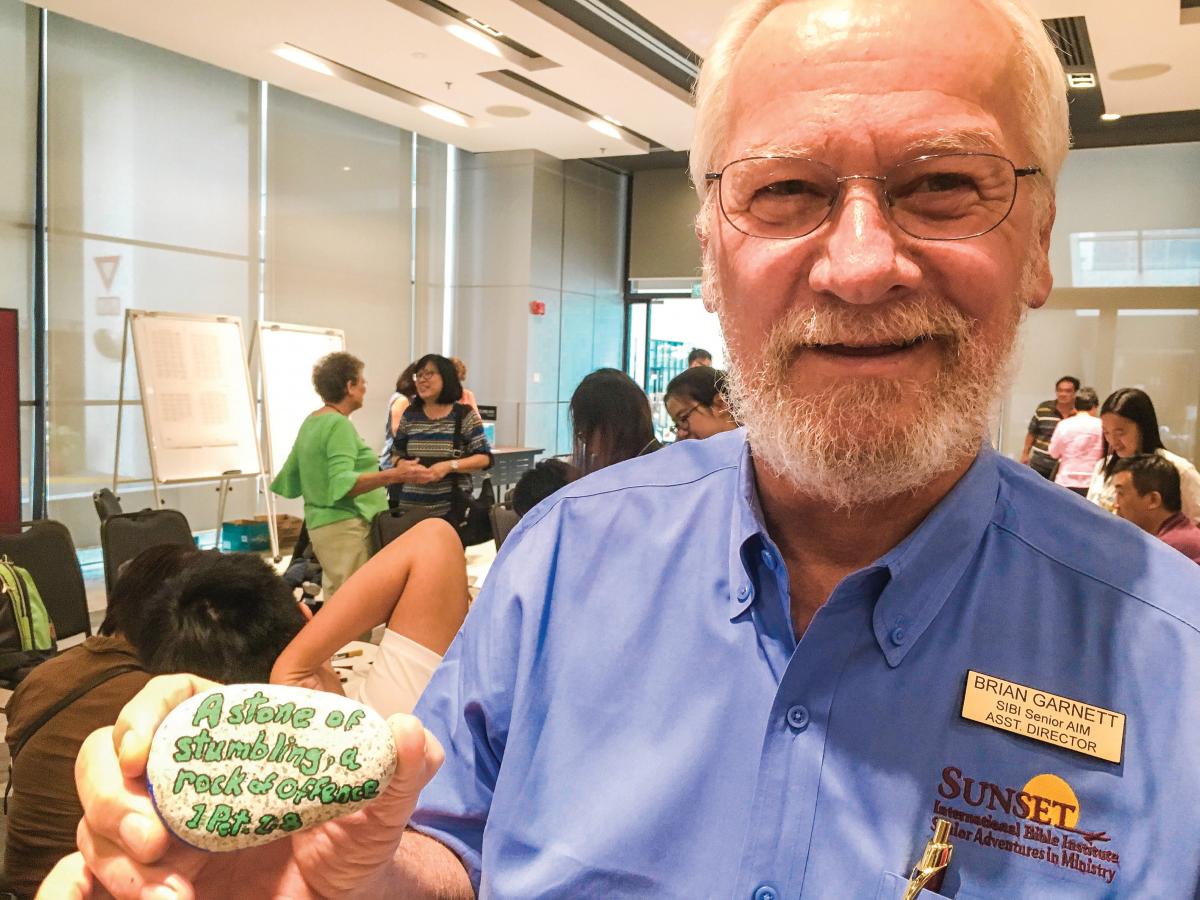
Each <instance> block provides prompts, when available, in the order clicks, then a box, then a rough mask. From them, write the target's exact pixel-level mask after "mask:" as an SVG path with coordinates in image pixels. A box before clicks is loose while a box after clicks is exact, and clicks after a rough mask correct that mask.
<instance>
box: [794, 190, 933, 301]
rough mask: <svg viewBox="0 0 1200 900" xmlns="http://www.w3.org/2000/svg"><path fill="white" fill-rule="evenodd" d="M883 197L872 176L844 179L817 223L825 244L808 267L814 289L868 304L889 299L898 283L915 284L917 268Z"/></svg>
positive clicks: (908, 286) (902, 286)
mask: <svg viewBox="0 0 1200 900" xmlns="http://www.w3.org/2000/svg"><path fill="white" fill-rule="evenodd" d="M886 202H887V201H886V200H885V198H884V194H883V191H882V190H881V189H880V187H879V186H878V185H877V184H876V183H875V182H873V181H867V180H863V181H851V182H849V183H847V184H845V186H844V187H843V193H842V196H841V198H840V199H839V201H838V205H837V207H836V208H835V209H834V210H833V213H832V214H831V215H830V218H829V221H827V222H826V223H825V224H824V225H823V226H821V230H822V231H823V232H824V242H823V246H822V248H821V252H820V256H819V257H818V259H817V260H816V262H814V263H813V267H812V269H811V270H810V272H809V286H810V287H811V288H812V289H813V290H815V291H819V292H821V293H824V294H831V295H833V296H834V297H837V298H838V299H839V300H841V301H843V302H845V303H854V304H868V303H877V302H879V301H881V300H885V299H887V298H888V297H889V296H890V295H891V294H892V292H893V291H894V290H895V289H897V288H900V289H906V290H912V289H915V288H916V287H917V286H918V284H919V283H920V279H921V270H920V268H919V267H918V266H917V264H916V263H915V262H914V261H913V260H912V259H911V258H910V257H909V256H908V255H907V254H906V253H905V252H904V251H903V249H902V244H903V239H904V235H903V232H901V231H900V230H899V229H898V228H896V226H895V225H894V224H893V223H892V220H891V216H890V215H889V213H888V211H887V209H886V208H885V207H884V204H885V203H886ZM818 234H820V232H818Z"/></svg>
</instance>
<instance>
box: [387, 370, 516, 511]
mask: <svg viewBox="0 0 1200 900" xmlns="http://www.w3.org/2000/svg"><path fill="white" fill-rule="evenodd" d="M413 381H414V382H415V384H416V388H417V396H416V398H415V399H414V400H413V401H412V403H411V404H410V405H409V407H408V408H407V409H405V410H404V415H403V416H401V417H400V422H399V425H398V427H397V428H396V433H395V436H394V437H393V438H392V456H393V459H415V460H418V461H420V463H421V464H422V465H423V466H425V467H426V468H427V469H428V474H427V477H425V478H422V479H413V480H406V481H405V483H403V484H397V485H394V486H392V487H391V488H390V489H389V491H388V494H389V500H390V502H391V504H392V506H394V507H399V508H400V509H402V510H415V509H420V510H424V511H426V512H428V513H429V514H430V515H434V516H445V515H448V514H449V513H450V506H451V501H452V499H453V496H454V483H455V480H456V479H457V480H460V483H462V482H466V480H467V479H466V478H464V477H463V476H465V475H466V474H467V473H470V472H478V471H481V470H483V469H486V468H488V467H489V466H490V465H491V464H492V452H491V448H490V447H488V442H487V438H486V437H484V434H483V421H482V420H481V419H480V418H479V413H477V412H475V411H474V410H473V409H471V408H470V407H469V406H467V405H465V404H463V403H461V402H460V401H461V400H462V383H461V382H460V381H459V380H458V373H457V372H455V370H454V364H453V363H451V362H450V360H448V359H447V358H446V357H444V356H438V355H437V354H436V353H429V354H426V355H425V356H422V357H421V358H420V359H419V360H417V362H416V365H415V370H414V373H413ZM462 486H463V487H464V488H466V484H465V483H464V484H462Z"/></svg>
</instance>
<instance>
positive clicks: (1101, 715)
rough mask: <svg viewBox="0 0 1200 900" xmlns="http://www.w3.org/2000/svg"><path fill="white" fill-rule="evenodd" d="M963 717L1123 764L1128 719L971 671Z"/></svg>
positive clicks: (1096, 707) (1118, 714) (1108, 711)
mask: <svg viewBox="0 0 1200 900" xmlns="http://www.w3.org/2000/svg"><path fill="white" fill-rule="evenodd" d="M962 717H963V718H964V719H969V720H970V721H972V722H978V723H979V724H981V725H990V726H992V727H993V728H999V729H1000V730H1001V731H1007V732H1009V733H1011V734H1019V735H1021V737H1027V738H1032V739H1033V740H1035V741H1041V742H1042V743H1043V744H1050V745H1051V746H1053V747H1059V748H1061V749H1063V750H1074V751H1075V752H1076V753H1082V754H1083V755H1084V756H1093V757H1095V758H1096V759H1103V760H1106V761H1108V762H1113V763H1119V762H1120V761H1121V749H1122V747H1123V746H1124V742H1125V714H1124V713H1119V712H1113V711H1112V710H1111V709H1104V708H1103V707H1101V706H1093V705H1092V704H1090V703H1084V702H1083V701H1082V700H1072V699H1071V698H1070V697H1060V696H1059V695H1058V694H1051V693H1050V692H1049V691H1039V690H1037V689H1036V688H1031V687H1027V686H1025V685H1023V684H1017V683H1016V682H1013V681H1005V680H1004V679H1003V678H996V677H995V676H993V675H984V674H983V673H982V672H975V671H973V670H968V671H967V689H966V692H965V693H964V694H963V705H962Z"/></svg>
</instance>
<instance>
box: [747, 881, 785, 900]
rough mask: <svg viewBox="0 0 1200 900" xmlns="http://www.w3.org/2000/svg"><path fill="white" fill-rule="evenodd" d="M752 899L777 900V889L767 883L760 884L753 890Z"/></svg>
mask: <svg viewBox="0 0 1200 900" xmlns="http://www.w3.org/2000/svg"><path fill="white" fill-rule="evenodd" d="M753 897H754V900H779V891H777V890H775V888H773V887H771V885H769V884H760V885H759V886H758V888H757V889H756V890H755V891H754V895H753Z"/></svg>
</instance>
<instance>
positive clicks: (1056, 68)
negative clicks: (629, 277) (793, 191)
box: [691, 0, 1071, 230]
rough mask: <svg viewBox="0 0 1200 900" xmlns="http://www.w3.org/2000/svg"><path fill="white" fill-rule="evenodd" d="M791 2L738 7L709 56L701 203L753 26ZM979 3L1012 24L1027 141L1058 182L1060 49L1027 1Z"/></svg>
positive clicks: (1063, 108) (700, 93) (1064, 146)
mask: <svg viewBox="0 0 1200 900" xmlns="http://www.w3.org/2000/svg"><path fill="white" fill-rule="evenodd" d="M787 2H795V0H746V2H744V3H742V4H740V5H739V6H737V7H735V8H734V10H733V12H732V13H730V15H729V17H728V18H727V19H726V20H725V24H724V25H723V26H722V27H721V30H720V32H719V33H718V35H717V40H716V42H715V43H714V44H713V46H712V49H711V51H710V52H709V54H708V56H707V58H706V59H705V62H704V68H703V69H702V70H701V72H700V77H699V79H698V80H697V81H696V128H695V134H694V137H693V139H692V150H691V174H692V182H693V184H695V186H696V191H697V193H699V195H700V200H701V203H702V204H703V203H704V200H705V195H706V192H705V186H706V185H705V179H704V175H705V173H707V172H712V171H715V170H717V169H719V168H720V167H721V164H722V161H723V154H724V153H725V151H726V147H725V140H726V137H727V134H728V131H729V122H728V118H729V112H728V108H729V107H728V104H729V100H728V96H729V91H728V87H727V82H728V81H729V76H730V73H731V72H732V71H733V66H734V63H735V62H736V60H737V57H738V54H739V53H740V52H741V49H742V47H743V46H745V44H746V41H747V40H749V38H750V35H751V34H752V33H753V31H754V29H755V28H757V27H758V25H759V24H760V23H761V22H762V21H763V19H765V18H766V17H767V16H768V15H770V13H771V12H772V11H774V10H775V9H776V8H777V7H780V6H782V5H783V4H784V3H787ZM976 2H977V3H980V4H982V5H983V6H985V7H987V8H989V9H991V10H993V11H994V12H997V13H999V14H1000V15H1001V16H1002V17H1003V18H1004V19H1006V20H1007V21H1008V23H1009V24H1010V25H1011V26H1012V29H1013V36H1014V37H1015V38H1016V41H1017V46H1016V57H1017V59H1016V62H1017V64H1018V71H1019V72H1020V73H1021V75H1020V76H1019V77H1018V78H1017V79H1016V82H1017V83H1018V84H1019V83H1020V82H1024V83H1025V96H1024V97H1023V98H1022V115H1023V118H1024V120H1025V123H1026V134H1025V141H1026V144H1027V145H1028V148H1029V151H1030V152H1031V153H1032V154H1033V157H1034V160H1035V161H1036V163H1037V165H1039V166H1041V167H1042V171H1043V172H1044V173H1045V175H1046V184H1047V185H1049V186H1053V185H1054V183H1055V181H1056V180H1057V178H1058V172H1059V170H1060V169H1061V168H1062V163H1063V160H1064V159H1065V158H1066V155H1067V150H1068V148H1069V147H1070V142H1071V135H1070V124H1069V121H1068V116H1067V90H1066V81H1065V75H1064V74H1063V68H1062V63H1061V62H1060V61H1059V58H1058V53H1057V52H1056V51H1055V49H1054V45H1053V43H1052V42H1051V40H1050V37H1049V35H1047V34H1046V29H1045V28H1044V27H1043V25H1042V20H1041V19H1040V18H1039V17H1038V14H1037V13H1036V12H1035V11H1034V9H1033V7H1032V6H1031V5H1030V3H1029V2H1028V0H976ZM1021 164H1022V165H1023V164H1024V163H1021ZM1039 180H1040V179H1039ZM1050 194H1052V190H1051V191H1046V195H1047V197H1048V196H1049V195H1050ZM706 215H707V204H704V206H702V208H701V212H700V219H699V220H698V224H699V225H700V227H701V229H702V230H703V229H704V227H705V221H704V219H705V216H706Z"/></svg>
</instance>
